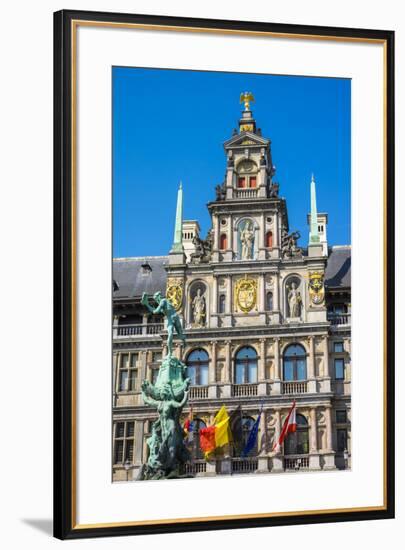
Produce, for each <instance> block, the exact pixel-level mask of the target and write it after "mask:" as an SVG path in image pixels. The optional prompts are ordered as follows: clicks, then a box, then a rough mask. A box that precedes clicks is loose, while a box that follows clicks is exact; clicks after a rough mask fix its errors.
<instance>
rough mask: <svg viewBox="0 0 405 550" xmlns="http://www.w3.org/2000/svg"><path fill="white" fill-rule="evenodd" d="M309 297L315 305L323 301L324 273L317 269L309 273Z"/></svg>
mask: <svg viewBox="0 0 405 550" xmlns="http://www.w3.org/2000/svg"><path fill="white" fill-rule="evenodd" d="M309 297H310V300H311V302H312V304H314V305H315V306H319V305H321V304H323V302H324V299H325V288H324V274H323V273H321V272H319V271H315V272H313V273H310V274H309Z"/></svg>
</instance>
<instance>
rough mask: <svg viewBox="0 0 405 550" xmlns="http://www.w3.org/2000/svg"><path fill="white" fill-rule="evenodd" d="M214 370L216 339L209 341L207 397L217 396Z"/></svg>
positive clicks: (213, 397) (215, 365) (215, 367)
mask: <svg viewBox="0 0 405 550" xmlns="http://www.w3.org/2000/svg"><path fill="white" fill-rule="evenodd" d="M216 370H217V341H216V340H213V341H212V342H211V361H210V363H209V368H208V384H209V386H208V397H209V398H212V399H215V398H216V397H217V386H216Z"/></svg>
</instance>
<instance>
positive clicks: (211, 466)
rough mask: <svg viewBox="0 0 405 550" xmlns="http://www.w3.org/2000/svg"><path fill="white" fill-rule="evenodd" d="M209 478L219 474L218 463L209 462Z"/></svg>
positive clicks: (207, 473)
mask: <svg viewBox="0 0 405 550" xmlns="http://www.w3.org/2000/svg"><path fill="white" fill-rule="evenodd" d="M205 473H206V475H207V476H215V475H216V473H217V463H216V461H213V462H207V469H206V471H205Z"/></svg>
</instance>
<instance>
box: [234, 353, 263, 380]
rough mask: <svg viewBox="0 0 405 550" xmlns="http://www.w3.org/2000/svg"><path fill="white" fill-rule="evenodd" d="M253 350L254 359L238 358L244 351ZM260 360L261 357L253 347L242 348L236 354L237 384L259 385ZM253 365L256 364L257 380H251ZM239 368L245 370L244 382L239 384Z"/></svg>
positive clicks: (235, 373)
mask: <svg viewBox="0 0 405 550" xmlns="http://www.w3.org/2000/svg"><path fill="white" fill-rule="evenodd" d="M246 349H249V350H250V349H251V350H253V351H254V353H255V356H254V357H245V358H242V357H238V355H239V354H241V353H242V350H246ZM258 359H259V355H258V354H257V351H256V350H255V348H254V347H253V346H242V347H241V348H239V350H238V351H237V352H236V354H235V367H234V376H235V384H257V383H258ZM251 363H255V369H254V372H255V373H256V376H255V380H253V381H252V380H250V367H251V366H252V365H251ZM238 367H242V368H243V380H244V381H243V382H238Z"/></svg>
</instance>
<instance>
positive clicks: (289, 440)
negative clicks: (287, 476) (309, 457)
mask: <svg viewBox="0 0 405 550" xmlns="http://www.w3.org/2000/svg"><path fill="white" fill-rule="evenodd" d="M308 453H309V438H308V421H307V419H306V418H305V416H303V415H302V414H297V430H296V431H295V432H292V433H289V434H288V436H287V437H286V439H285V441H284V454H285V455H306V454H308Z"/></svg>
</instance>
